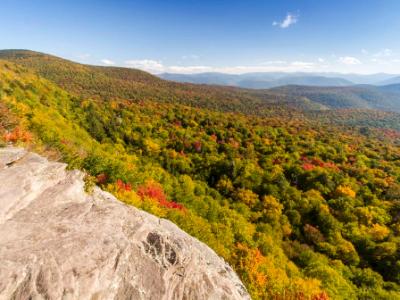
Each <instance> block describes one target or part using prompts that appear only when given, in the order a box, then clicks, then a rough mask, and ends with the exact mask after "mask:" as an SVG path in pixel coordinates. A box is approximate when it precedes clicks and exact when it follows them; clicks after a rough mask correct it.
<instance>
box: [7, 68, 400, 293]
mask: <svg viewBox="0 0 400 300" xmlns="http://www.w3.org/2000/svg"><path fill="white" fill-rule="evenodd" d="M22 65H24V67H20V66H16V65H14V64H12V63H10V62H0V99H1V101H0V137H1V140H2V143H4V144H5V143H14V144H18V145H24V146H25V147H30V148H33V149H35V150H36V151H39V152H41V153H43V154H44V155H46V156H48V157H51V158H53V159H56V160H62V161H64V162H66V163H68V165H69V167H70V168H78V169H82V170H86V172H88V174H90V176H88V177H87V179H86V181H87V184H88V186H89V187H90V186H91V185H93V184H97V185H99V186H100V187H102V188H104V189H106V190H107V191H109V192H111V193H113V194H114V195H115V196H116V197H117V198H119V199H121V200H122V201H124V202H125V203H127V204H129V205H133V206H136V207H138V208H140V209H143V210H146V211H148V212H150V213H152V214H154V215H156V216H159V217H163V218H166V219H169V220H171V221H173V222H174V223H176V224H177V225H179V226H180V227H181V228H182V229H183V230H185V231H186V232H188V233H189V234H191V235H193V236H194V237H196V238H198V239H199V240H201V241H203V242H205V243H206V244H207V245H208V246H209V247H210V248H212V249H213V250H214V251H215V252H216V253H217V254H218V255H220V256H222V257H223V258H224V259H225V260H226V261H227V262H229V263H230V265H231V266H232V267H233V269H234V270H235V271H236V272H237V273H238V275H239V276H240V278H241V280H242V281H243V283H244V284H245V286H246V288H247V290H248V291H249V293H250V294H251V296H252V298H253V299H284V298H285V297H288V298H294V299H296V298H305V299H327V298H328V297H329V298H331V299H358V298H364V299H400V278H399V277H398V274H399V273H400V269H399V266H400V264H399V261H400V257H399V252H398V249H399V248H400V229H399V228H398V213H399V203H398V202H399V201H398V199H399V197H400V192H399V191H400V185H399V178H398V177H399V175H398V174H400V169H399V164H398V161H399V157H400V152H399V148H398V147H397V146H396V145H395V144H393V143H392V142H391V140H392V138H388V139H387V140H385V141H384V142H382V140H378V139H375V138H374V137H373V135H372V136H370V135H368V134H367V133H365V132H364V133H362V134H358V133H357V132H352V131H347V130H344V129H343V128H338V127H336V126H332V125H331V124H328V125H325V124H324V123H323V122H320V123H315V122H314V121H313V122H310V120H307V119H301V118H289V117H287V118H286V119H282V118H280V117H276V116H270V117H265V116H264V117H257V116H249V115H246V114H241V113H238V112H234V113H227V112H221V111H220V110H211V109H204V108H200V107H189V106H187V105H182V104H180V103H179V101H178V103H171V101H161V100H157V101H150V99H145V101H132V100H129V99H123V98H122V94H119V95H116V96H115V98H112V97H110V98H107V101H103V100H105V99H103V98H99V97H94V98H95V99H93V98H92V97H89V98H86V97H84V96H79V95H78V89H76V90H75V91H74V93H73V94H71V93H69V92H67V91H65V90H63V89H61V88H60V87H58V86H57V85H56V84H55V83H52V82H50V81H48V80H46V79H43V78H41V77H39V76H37V75H35V74H34V73H33V71H32V72H31V71H29V70H27V69H26V63H25V62H23V63H22ZM35 71H36V72H37V70H35ZM59 72H60V74H61V71H59ZM65 76H67V75H65ZM70 76H71V78H72V77H74V76H73V74H72V75H70ZM77 76H78V74H77ZM68 85H69V84H68ZM96 85H98V84H97V83H92V84H90V86H96ZM69 86H70V85H69ZM83 86H84V85H82V87H83ZM99 86H100V85H99ZM70 88H71V86H70ZM200 88H203V87H200ZM71 89H72V88H71ZM217 89H218V88H217ZM218 91H219V90H218ZM93 92H94V91H93V90H91V87H89V91H85V92H83V94H85V95H86V94H90V93H93ZM133 92H136V93H137V92H138V91H132V93H133ZM160 97H161V95H160ZM260 99H261V98H260ZM138 100H141V99H140V98H139V99H138ZM202 101H203V100H201V99H200V100H199V102H202ZM247 105H249V103H247Z"/></svg>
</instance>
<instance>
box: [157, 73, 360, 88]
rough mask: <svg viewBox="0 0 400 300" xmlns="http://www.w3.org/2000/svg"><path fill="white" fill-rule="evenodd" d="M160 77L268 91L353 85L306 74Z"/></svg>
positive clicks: (333, 78) (348, 82) (220, 74)
mask: <svg viewBox="0 0 400 300" xmlns="http://www.w3.org/2000/svg"><path fill="white" fill-rule="evenodd" d="M159 76H160V77H161V78H163V79H167V80H172V81H177V82H188V83H197V84H217V85H227V86H236V87H242V88H252V89H266V88H271V87H276V86H281V85H289V84H297V85H311V86H348V85H352V84H353V83H352V82H350V81H348V80H346V79H343V78H339V77H337V78H335V77H324V76H319V75H312V74H310V75H309V74H306V73H293V74H286V73H247V74H241V75H230V74H223V73H200V74H171V73H164V74H161V75H159Z"/></svg>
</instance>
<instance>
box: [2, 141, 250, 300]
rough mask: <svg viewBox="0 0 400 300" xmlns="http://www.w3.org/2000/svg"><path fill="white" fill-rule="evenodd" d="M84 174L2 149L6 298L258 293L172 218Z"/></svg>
mask: <svg viewBox="0 0 400 300" xmlns="http://www.w3.org/2000/svg"><path fill="white" fill-rule="evenodd" d="M83 177H84V175H83V173H82V172H80V171H76V170H75V171H67V170H66V165H65V164H62V163H58V162H50V161H48V160H47V159H45V158H43V157H41V156H39V155H37V154H34V153H30V152H27V151H25V150H23V149H20V148H14V147H6V148H0V262H1V267H0V299H157V300H158V299H196V300H197V299H250V296H249V295H248V293H247V291H246V289H245V287H244V286H243V284H242V283H241V281H240V280H239V278H238V276H237V275H236V274H235V272H234V271H233V270H232V269H231V267H230V266H229V265H228V264H227V263H226V262H225V261H224V260H223V259H221V258H220V257H218V256H217V255H216V254H215V253H214V252H213V251H212V250H211V249H210V248H208V247H207V246H206V245H205V244H203V243H201V242H199V241H198V240H196V239H195V238H193V237H191V236H189V235H188V234H186V233H185V232H183V231H182V230H180V229H179V228H178V227H177V226H176V225H174V224H173V223H171V222H169V221H167V220H164V219H159V218H157V217H155V216H153V215H150V214H148V213H146V212H143V211H140V210H138V209H136V208H134V207H130V206H127V205H124V204H123V203H122V202H120V201H118V200H117V199H116V198H115V197H113V196H112V195H111V194H109V193H107V192H104V191H102V190H101V189H100V188H98V187H95V188H94V191H93V192H92V193H91V194H90V195H89V194H87V193H86V192H85V191H84V181H83Z"/></svg>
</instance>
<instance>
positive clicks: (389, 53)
mask: <svg viewBox="0 0 400 300" xmlns="http://www.w3.org/2000/svg"><path fill="white" fill-rule="evenodd" d="M392 54H393V50H392V49H388V48H386V49H382V50H380V51H378V52H377V53H375V54H374V55H373V56H374V57H389V56H392Z"/></svg>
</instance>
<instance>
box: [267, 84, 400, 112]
mask: <svg viewBox="0 0 400 300" xmlns="http://www.w3.org/2000/svg"><path fill="white" fill-rule="evenodd" d="M271 91H275V92H276V93H277V94H279V95H282V94H284V95H286V96H287V97H305V98H307V99H309V100H310V101H312V102H315V103H319V104H321V105H324V106H326V107H328V108H363V109H379V110H386V111H396V112H400V88H399V86H396V85H392V86H379V87H378V86H372V85H357V86H351V87H306V86H283V87H277V88H273V89H271V90H270V92H271Z"/></svg>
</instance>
